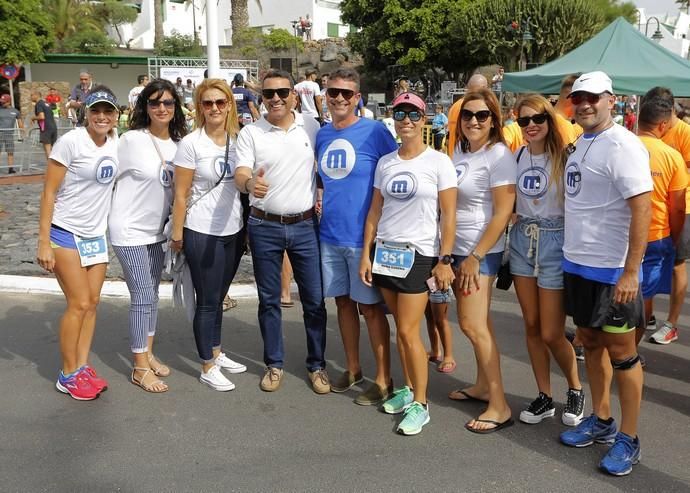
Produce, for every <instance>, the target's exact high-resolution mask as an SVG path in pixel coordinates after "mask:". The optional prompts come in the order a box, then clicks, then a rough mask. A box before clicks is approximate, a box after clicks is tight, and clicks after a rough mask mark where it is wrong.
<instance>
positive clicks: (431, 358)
mask: <svg viewBox="0 0 690 493" xmlns="http://www.w3.org/2000/svg"><path fill="white" fill-rule="evenodd" d="M442 362H443V360H442V359H441V358H437V357H436V356H429V363H433V364H435V365H436V366H438V365H440V364H441V363H442Z"/></svg>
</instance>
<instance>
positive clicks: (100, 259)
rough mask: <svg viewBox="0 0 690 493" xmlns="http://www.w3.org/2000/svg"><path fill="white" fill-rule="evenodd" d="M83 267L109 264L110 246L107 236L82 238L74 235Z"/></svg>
mask: <svg viewBox="0 0 690 493" xmlns="http://www.w3.org/2000/svg"><path fill="white" fill-rule="evenodd" d="M74 240H75V241H76V243H77V251H78V252H79V260H80V261H81V266H82V267H88V266H89V265H96V264H107V263H108V244H107V243H106V241H105V235H101V236H97V237H95V238H82V237H80V236H77V235H74Z"/></svg>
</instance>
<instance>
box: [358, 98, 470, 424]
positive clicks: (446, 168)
mask: <svg viewBox="0 0 690 493" xmlns="http://www.w3.org/2000/svg"><path fill="white" fill-rule="evenodd" d="M425 109H426V105H425V103H424V101H423V100H422V98H420V97H419V96H417V95H416V94H413V93H409V92H406V93H402V94H400V95H399V96H398V97H396V98H395V100H393V119H394V120H395V130H396V132H397V134H398V136H399V137H400V139H401V141H402V145H401V146H400V149H398V150H397V151H394V152H392V153H390V154H386V155H385V156H383V157H382V158H381V159H380V160H379V162H378V165H377V167H376V173H375V175H374V191H373V196H372V201H371V206H370V209H369V214H368V215H367V220H366V223H365V226H364V246H363V248H362V258H361V261H360V268H359V274H360V277H361V279H362V281H363V282H364V283H365V284H367V285H369V286H371V285H372V283H373V284H374V285H376V286H377V287H378V288H380V289H381V293H382V294H383V298H384V300H385V302H386V305H387V306H388V308H389V310H390V311H391V312H392V313H393V318H394V319H395V325H396V327H397V343H398V351H399V353H400V362H401V365H402V369H403V374H404V376H405V386H404V387H402V388H400V389H397V390H395V391H394V392H393V395H392V397H391V398H390V399H388V400H387V401H386V402H384V404H383V411H384V412H386V413H388V414H399V413H401V412H404V413H405V416H404V418H403V420H402V421H401V422H400V424H399V425H398V427H397V431H398V432H399V433H402V434H403V435H416V434H417V433H419V432H421V431H422V427H423V426H424V425H425V424H427V423H428V422H429V408H428V404H427V396H426V390H427V381H428V360H427V353H426V348H425V347H424V343H423V342H422V338H421V334H420V323H421V320H422V319H423V318H424V309H425V308H426V304H427V301H428V300H429V290H432V291H436V290H440V291H445V290H446V289H448V287H449V286H450V284H451V283H452V282H453V278H454V275H453V269H452V267H451V261H452V257H451V255H450V252H451V248H452V245H453V239H454V236H455V216H454V211H455V200H456V195H457V192H456V179H455V173H454V170H453V166H452V163H451V161H450V158H448V156H446V155H445V154H442V153H440V152H438V151H435V150H433V149H431V148H430V147H428V146H427V145H426V144H424V141H423V139H422V129H423V127H424V123H425V117H424V111H425ZM439 209H440V211H441V219H440V224H439V221H438V211H439ZM439 230H440V237H439Z"/></svg>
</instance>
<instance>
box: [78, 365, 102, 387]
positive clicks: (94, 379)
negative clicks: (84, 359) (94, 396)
mask: <svg viewBox="0 0 690 493" xmlns="http://www.w3.org/2000/svg"><path fill="white" fill-rule="evenodd" d="M77 371H80V372H83V373H86V376H87V378H88V379H89V381H90V382H91V385H93V386H94V387H96V389H97V390H98V392H104V391H106V390H108V381H107V380H106V379H105V378H101V377H99V376H98V375H97V374H96V370H94V369H93V368H92V367H91V366H89V365H84V366H82V367H81V368H80V369H79V370H77Z"/></svg>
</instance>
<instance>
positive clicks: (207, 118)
mask: <svg viewBox="0 0 690 493" xmlns="http://www.w3.org/2000/svg"><path fill="white" fill-rule="evenodd" d="M194 106H195V107H196V109H197V113H196V130H195V131H194V132H192V133H191V134H189V135H187V136H186V137H185V138H184V139H182V142H180V145H179V146H178V150H177V154H176V155H175V158H174V161H173V162H174V163H175V199H174V202H173V225H172V234H171V242H170V246H171V248H172V249H173V251H176V252H177V251H180V250H184V254H185V256H186V258H187V264H188V265H189V270H190V272H191V276H192V284H193V285H194V291H195V293H196V310H195V313H194V321H193V326H194V339H195V340H196V347H197V351H198V353H199V358H201V375H200V377H199V381H200V382H201V383H204V384H206V385H208V386H209V387H211V388H212V389H214V390H218V391H228V390H232V389H234V388H235V385H234V384H233V383H232V382H231V381H230V380H228V379H227V378H226V377H225V375H223V373H222V372H221V368H223V369H225V370H227V371H228V372H230V373H242V372H244V371H247V367H246V366H244V365H243V364H241V363H237V362H235V361H233V360H231V359H230V358H228V357H227V356H226V355H225V353H223V352H222V351H221V343H220V341H221V324H222V321H223V298H224V297H225V294H226V293H227V292H228V289H229V288H230V283H231V282H232V280H233V278H234V277H235V272H237V267H238V266H239V263H240V260H241V258H242V253H243V251H244V234H243V230H242V206H241V204H240V197H239V192H238V191H237V189H236V188H235V183H234V178H235V139H236V137H237V133H238V131H239V129H238V120H237V108H236V106H235V98H234V97H233V95H232V91H231V90H230V87H229V86H228V85H227V83H226V82H225V81H224V80H221V79H204V81H203V82H202V83H201V84H199V85H198V86H197V87H196V92H195V93H194Z"/></svg>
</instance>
